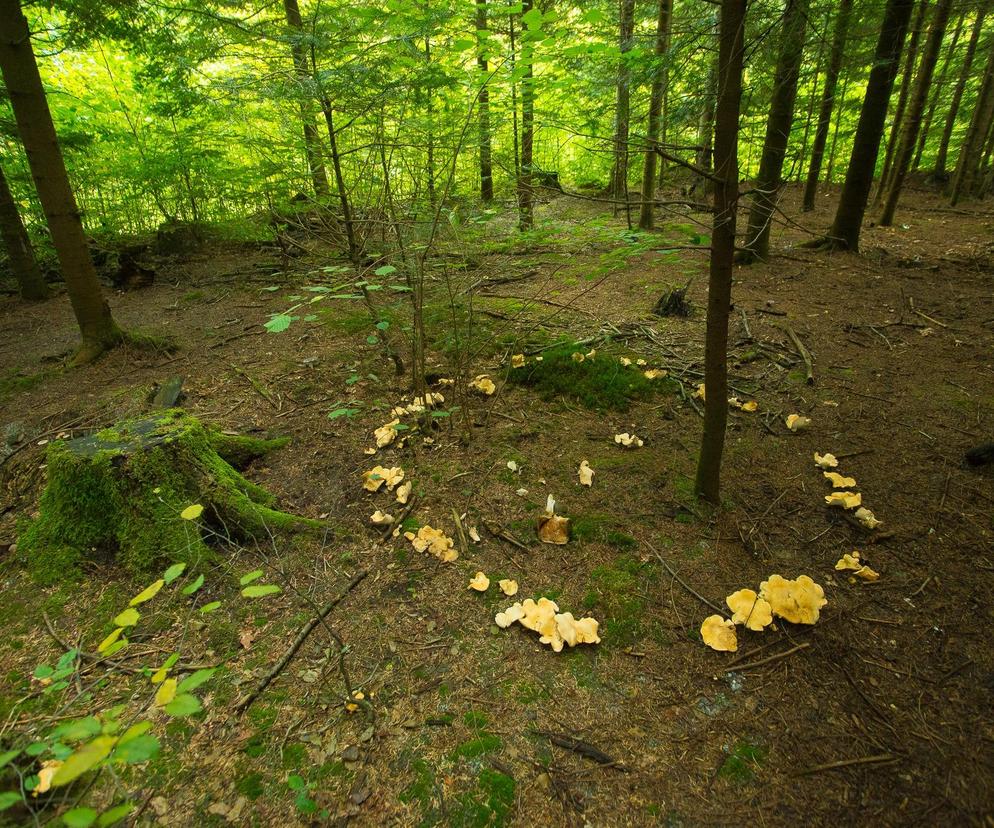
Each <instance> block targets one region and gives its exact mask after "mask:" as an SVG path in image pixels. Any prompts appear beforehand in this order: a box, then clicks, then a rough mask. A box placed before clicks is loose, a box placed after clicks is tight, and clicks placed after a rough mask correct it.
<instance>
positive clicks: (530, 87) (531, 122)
mask: <svg viewBox="0 0 994 828" xmlns="http://www.w3.org/2000/svg"><path fill="white" fill-rule="evenodd" d="M521 8H522V17H523V16H524V15H526V14H528V12H530V11H531V10H532V0H524V3H523V4H522V7H521ZM529 28H530V27H529ZM528 34H529V32H528V31H526V32H525V33H524V35H523V37H522V40H521V60H522V61H523V62H524V64H525V73H524V77H523V78H522V79H521V173H520V175H519V176H518V227H519V228H520V229H521V230H522V231H525V230H531V229H532V227H533V226H534V225H535V205H534V192H533V191H532V148H533V147H532V142H533V140H534V137H535V87H534V83H535V76H534V67H533V65H532V63H533V59H534V48H535V47H534V45H533V41H531V40H529V38H528Z"/></svg>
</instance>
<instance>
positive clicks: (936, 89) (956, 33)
mask: <svg viewBox="0 0 994 828" xmlns="http://www.w3.org/2000/svg"><path fill="white" fill-rule="evenodd" d="M965 22H966V12H965V11H963V12H961V13H960V15H959V17H958V18H957V20H956V28H955V29H954V30H953V38H952V40H951V41H950V42H949V47H948V48H947V49H946V56H945V58H943V60H942V69H940V70H939V77H938V78H936V79H935V81H934V82H933V83H932V97H931V100H930V101H929V104H928V110H927V111H926V113H925V118H924V119H923V120H922V125H921V129H919V130H918V146H917V147H916V149H915V157H914V160H913V161H912V162H911V169H913V170H917V169H918V167H919V166H920V165H921V162H922V153H924V151H925V144H926V143H927V142H928V133H929V130H930V129H931V127H932V119H933V118H934V117H935V109H936V107H937V106H938V105H939V99H940V98H941V97H942V93H943V90H944V89H945V88H946V77H947V75H948V74H949V64H950V63H951V62H952V59H953V55H955V54H956V47H957V46H958V45H959V39H960V35H961V34H962V33H963V25H964V23H965Z"/></svg>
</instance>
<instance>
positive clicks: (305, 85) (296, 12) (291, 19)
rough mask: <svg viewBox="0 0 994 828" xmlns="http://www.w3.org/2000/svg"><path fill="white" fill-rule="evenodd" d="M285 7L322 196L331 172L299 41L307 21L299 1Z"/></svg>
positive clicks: (310, 157)
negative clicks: (323, 151) (323, 160)
mask: <svg viewBox="0 0 994 828" xmlns="http://www.w3.org/2000/svg"><path fill="white" fill-rule="evenodd" d="M283 9H284V11H285V12H286V24H287V27H288V28H289V29H290V37H291V41H290V56H291V57H292V58H293V70H294V73H295V74H296V75H297V82H298V83H299V84H300V123H301V125H302V126H303V130H304V155H305V156H306V158H307V169H308V170H310V173H311V185H312V186H313V187H314V195H316V196H317V197H318V198H321V197H323V196H326V195H328V173H327V171H326V170H325V168H324V164H322V163H321V142H320V141H319V140H318V130H317V127H316V126H315V124H314V112H313V110H312V109H311V104H310V94H309V91H308V90H309V88H310V85H311V76H310V72H308V71H307V57H306V52H305V51H304V44H303V43H302V42H301V40H300V38H301V36H302V35H303V33H304V24H303V21H302V20H301V17H300V6H299V5H298V4H297V0H283Z"/></svg>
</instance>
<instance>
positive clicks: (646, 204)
mask: <svg viewBox="0 0 994 828" xmlns="http://www.w3.org/2000/svg"><path fill="white" fill-rule="evenodd" d="M672 10H673V0H659V16H658V17H657V19H656V51H655V56H656V61H657V63H656V70H655V72H654V73H653V76H652V91H651V92H650V93H649V123H648V127H647V129H646V149H645V166H644V167H643V168H642V207H641V209H640V210H639V227H641V228H642V229H643V230H651V229H652V225H653V207H654V206H655V201H656V197H655V196H656V153H655V150H654V149H653V145H654V144H655V143H656V141H657V140H658V139H659V128H660V124H659V116H660V115H661V114H662V111H663V91H664V89H665V87H664V81H665V66H666V64H665V61H666V42H667V39H668V35H669V28H670V16H671V14H672Z"/></svg>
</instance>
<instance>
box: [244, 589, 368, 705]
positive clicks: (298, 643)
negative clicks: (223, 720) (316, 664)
mask: <svg viewBox="0 0 994 828" xmlns="http://www.w3.org/2000/svg"><path fill="white" fill-rule="evenodd" d="M367 575H369V570H368V569H364V570H362V571H361V572H359V573H357V574H356V575H355V576H354V577H353V578H352V580H351V581H349V583H348V585H347V586H346V587H345V589H343V590H342V591H341V592H340V593H339V594H338V595H337V596H336V597H335V598H332V599H331V600H330V601H329V602H328V603H327V604H325V605H324V606H323V607H321V609H320V610H319V611H318V613H317V615H315V616H314V617H313V618H312V619H311V620H310V621H308V622H307V623H306V624H304V626H303V627H301V628H300V632H299V633H297V637H296V638H295V639H294V641H293V644H291V645H290V649H289V650H287V651H286V652H285V653H284V654H283V657H282V658H281V659H280V660H279V661H277V662H276V664H275V665H273V668H272V669H271V670H270V671H269V672H268V673H267V674H266V676H265V677H264V678H263V679H262V681H260V682H259V685H258V686H257V687H256V688H255V690H253V691H252V692H251V693H249V694H247V695H245V696H243V697H242V698H241V699H240V700H239V701H238V702H237V703H236V704H235V708H234V709H235V713H237V714H239V715H240V714H242V713H244V712H245V711H246V710H247V709H248V708H249V705H251V704H252V702H254V701H255V700H256V699H257V698H259V696H261V695H262V693H263V692H265V690H266V688H267V687H269V685H270V684H272V682H273V679H275V678H276V677H277V676H278V675H279V674H280V673H282V672H283V670H284V668H285V667H286V666H287V665H288V664H289V663H290V662H291V661H292V660H293V657H294V656H295V655H296V654H297V651H298V650H299V649H300V648H301V647H302V646H303V644H304V642H305V641H306V640H307V637H308V636H309V635H310V634H311V633H312V632H313V631H314V628H315V627H316V626H317V625H318V624H320V623H322V622H323V621H324V619H325V618H326V617H327V616H328V615H329V614H330V613H331V611H332V610H333V609H334V608H335V607H337V606H338V605H339V604H340V603H341V602H342V601H343V600H344V599H345V597H346V596H347V595H348V594H349V593H350V592H352V590H353V589H355V588H356V587H357V586H358V585H359V584H360V583H361V582H362V580H363V579H364V578H365V577H366V576H367Z"/></svg>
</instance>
